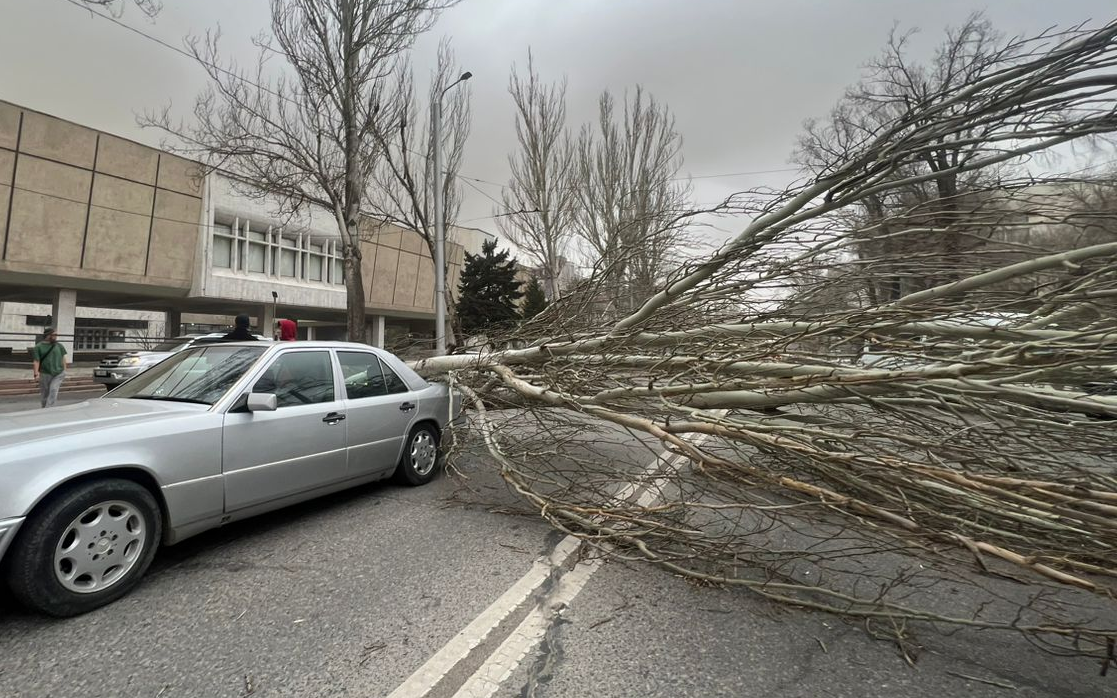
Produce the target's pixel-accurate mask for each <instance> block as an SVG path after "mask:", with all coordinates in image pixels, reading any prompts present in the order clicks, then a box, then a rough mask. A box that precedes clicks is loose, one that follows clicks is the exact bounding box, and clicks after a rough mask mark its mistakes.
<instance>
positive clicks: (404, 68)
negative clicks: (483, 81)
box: [369, 40, 470, 307]
mask: <svg viewBox="0 0 1117 698" xmlns="http://www.w3.org/2000/svg"><path fill="white" fill-rule="evenodd" d="M461 74H462V70H461V67H460V66H459V65H458V64H457V62H456V61H455V59H454V52H453V50H452V49H451V48H450V43H449V42H448V41H445V40H444V41H442V42H441V43H440V44H439V47H438V66H437V68H436V69H435V71H434V74H433V76H432V80H431V85H430V90H429V94H428V98H427V101H426V102H425V103H424V104H420V102H419V100H418V99H417V97H416V95H415V84H414V75H413V72H412V70H411V67H410V65H408V64H407V63H401V64H400V67H399V69H398V71H397V74H396V82H395V86H394V88H393V100H392V102H391V113H390V114H385V115H384V117H383V118H382V119H381V121H380V123H381V127H380V128H378V129H376V130H375V132H374V134H375V137H376V139H377V142H378V143H379V145H380V148H381V153H382V158H381V160H380V162H379V164H378V166H377V167H376V168H375V169H374V170H373V183H374V185H375V187H374V189H373V191H372V192H371V193H370V202H369V205H370V207H371V211H372V213H373V214H374V215H375V216H376V218H377V219H379V220H380V221H383V222H386V223H394V224H396V225H400V226H403V227H404V228H407V229H409V230H414V231H416V232H417V233H419V235H421V236H422V237H423V241H424V242H426V244H427V249H428V250H429V251H430V253H431V259H434V238H435V223H434V197H433V192H434V164H433V163H434V154H433V147H434V141H433V134H432V133H431V124H430V121H429V115H430V110H429V105H430V104H431V103H432V102H433V101H434V100H436V99H443V100H444V102H445V103H446V104H447V107H446V108H444V109H443V112H442V122H443V123H442V168H443V193H442V201H443V213H442V215H443V221H444V222H445V225H446V227H447V228H450V227H451V226H452V225H453V222H454V221H455V220H456V219H457V216H458V211H459V209H460V208H461V186H460V183H459V182H458V172H459V170H460V169H461V162H462V151H463V149H464V148H465V141H466V139H467V138H468V137H469V126H470V108H469V98H470V89H469V85H468V83H466V84H463V85H461V86H460V87H458V88H456V89H455V90H453V91H451V92H448V93H447V94H446V96H445V97H442V93H443V91H444V90H445V89H446V88H447V87H448V86H449V85H451V84H452V83H453V82H454V81H456V80H457V79H458V77H459V76H460V75H461ZM449 305H450V304H449V303H448V305H447V307H449Z"/></svg>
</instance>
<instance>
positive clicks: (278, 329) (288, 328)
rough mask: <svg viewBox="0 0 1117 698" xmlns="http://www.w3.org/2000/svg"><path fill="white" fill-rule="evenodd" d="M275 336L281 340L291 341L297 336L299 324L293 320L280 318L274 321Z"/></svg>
mask: <svg viewBox="0 0 1117 698" xmlns="http://www.w3.org/2000/svg"><path fill="white" fill-rule="evenodd" d="M275 338H276V339H278V340H279V341H281V342H293V341H295V340H296V339H298V338H299V326H298V325H297V324H295V321H294V320H288V319H286V318H280V319H279V320H276V321H275Z"/></svg>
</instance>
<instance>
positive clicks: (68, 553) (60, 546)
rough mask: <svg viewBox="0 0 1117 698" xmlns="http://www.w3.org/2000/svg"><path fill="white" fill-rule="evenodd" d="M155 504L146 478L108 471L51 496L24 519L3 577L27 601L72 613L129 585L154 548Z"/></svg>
mask: <svg viewBox="0 0 1117 698" xmlns="http://www.w3.org/2000/svg"><path fill="white" fill-rule="evenodd" d="M161 535H162V517H161V516H160V511H159V505H158V503H157V502H156V501H155V498H154V497H153V496H152V494H151V493H150V492H149V491H148V490H147V489H146V488H144V487H143V486H141V485H139V484H137V483H135V482H132V481H130V480H120V479H106V480H99V481H95V482H87V483H83V484H79V485H75V486H73V487H71V488H69V489H67V490H65V491H63V492H62V493H61V494H59V495H56V496H53V497H52V499H50V500H48V501H47V503H46V504H45V505H44V506H43V507H42V508H41V509H39V510H38V511H36V512H34V513H33V514H32V515H31V516H30V517H29V518H28V519H27V521H26V522H25V523H24V525H23V527H22V529H21V530H20V532H19V538H18V539H17V540H16V541H15V545H14V549H13V550H12V556H11V566H10V568H9V571H8V584H9V586H10V587H11V589H12V593H13V594H14V595H15V597H16V598H17V599H19V600H20V601H21V602H23V604H24V605H26V606H27V607H28V608H31V609H34V610H37V611H41V612H43V613H47V614H49V615H52V616H59V617H65V616H75V615H78V614H81V613H85V612H87V611H91V610H93V609H94V608H97V607H99V606H103V605H105V604H107V603H111V602H112V601H115V600H116V599H118V598H120V597H121V596H123V595H124V594H126V593H128V591H129V590H131V589H132V587H134V586H135V585H136V584H137V583H138V582H139V580H140V577H142V576H143V573H144V572H145V571H146V570H147V568H148V566H149V565H150V564H151V560H152V558H153V557H154V556H155V550H156V548H157V547H158V545H159V540H160V537H161Z"/></svg>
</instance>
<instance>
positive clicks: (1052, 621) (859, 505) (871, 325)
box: [416, 23, 1117, 672]
mask: <svg viewBox="0 0 1117 698" xmlns="http://www.w3.org/2000/svg"><path fill="white" fill-rule="evenodd" d="M971 67H972V68H973V69H972V70H970V71H969V72H968V73H967V79H966V80H965V81H947V82H945V83H943V84H942V85H941V86H940V88H939V89H937V90H935V91H929V92H928V93H927V94H925V95H923V96H922V98H921V99H919V100H914V101H910V102H909V103H907V105H906V106H905V107H904V108H903V109H897V110H894V111H892V112H889V113H887V114H883V115H877V116H878V117H879V118H878V119H876V120H875V121H874V122H873V125H872V127H871V128H869V129H862V130H859V131H857V132H856V133H853V134H850V133H847V134H846V137H845V138H843V139H842V140H841V148H840V152H839V153H838V156H837V157H834V158H833V159H832V160H831V161H830V162H828V163H827V164H826V165H825V166H822V167H819V168H818V169H817V171H816V172H815V173H814V174H813V175H811V176H809V177H807V178H806V179H805V180H804V181H802V182H800V183H798V184H796V185H795V186H793V187H790V188H788V189H786V190H784V191H781V192H774V193H773V192H763V191H754V192H749V193H747V194H742V195H738V196H735V197H732V198H731V199H730V200H727V201H726V203H725V204H724V205H723V206H722V207H720V212H722V213H725V214H730V213H732V214H737V215H741V216H743V217H746V216H747V217H748V218H749V219H750V222H749V223H748V224H747V225H745V226H744V228H743V230H742V231H741V232H740V234H738V235H737V236H736V237H735V238H734V239H733V240H732V241H731V242H729V243H728V244H727V245H725V246H724V247H723V248H721V249H720V250H718V251H717V252H716V253H714V254H711V255H709V256H708V257H706V258H703V259H700V260H697V261H695V262H694V263H692V264H690V265H688V266H686V267H684V268H681V269H679V270H677V271H676V272H675V273H674V274H672V275H671V277H670V278H668V279H666V280H664V282H663V283H662V285H661V287H660V289H659V291H658V292H657V293H655V294H654V295H652V296H651V297H649V298H648V299H647V300H646V301H644V303H643V304H642V305H641V306H640V307H638V308H637V309H636V310H635V311H633V312H631V313H630V314H628V315H627V316H624V317H609V315H608V312H599V311H600V309H601V308H603V307H611V306H610V305H609V304H608V303H603V302H602V299H603V298H605V299H607V298H608V297H609V296H610V294H611V293H612V292H613V289H610V288H609V287H608V285H607V284H608V280H607V279H608V275H604V274H603V275H601V277H599V278H594V279H590V280H589V281H588V282H586V283H585V284H583V285H582V286H580V287H579V288H578V289H577V290H576V291H575V292H573V293H571V294H570V295H568V296H567V297H565V298H563V299H560V300H559V301H558V302H556V303H554V304H552V305H551V306H549V307H548V308H547V309H546V310H545V311H544V312H543V313H541V314H540V315H539V316H537V317H536V318H534V319H533V320H531V321H530V322H527V323H525V325H524V326H523V327H522V328H521V329H520V330H519V331H518V332H517V333H516V334H515V335H514V336H512V337H509V338H508V343H507V347H509V348H504V349H497V350H491V351H486V352H483V353H479V354H468V355H464V354H463V355H452V356H445V357H435V358H432V359H427V360H425V361H422V362H419V363H418V364H416V366H417V368H418V369H419V370H420V371H422V372H424V373H427V374H441V373H446V372H452V373H453V374H454V380H455V381H456V382H457V383H459V384H461V385H463V386H464V387H465V389H466V390H467V392H468V394H469V395H471V396H473V397H474V398H475V399H474V404H475V406H476V407H477V409H478V412H479V414H480V419H481V423H482V431H483V433H484V437H485V444H486V446H487V448H488V449H489V451H490V452H491V453H492V454H493V455H494V456H495V457H496V458H497V460H498V461H499V462H500V464H501V466H502V474H503V476H504V478H505V479H506V480H507V482H508V483H510V485H511V486H512V487H513V488H514V489H515V490H516V491H517V492H518V493H520V494H521V495H522V496H523V497H524V498H525V499H526V501H528V502H530V503H531V504H532V505H533V506H534V507H535V508H537V509H538V511H539V512H540V513H541V514H542V515H543V516H544V517H546V518H547V519H548V520H549V521H550V522H552V523H553V524H554V525H555V526H557V527H559V528H560V529H562V530H564V531H568V532H571V533H574V534H576V535H578V536H580V537H582V538H584V539H585V540H586V541H588V542H589V543H591V544H592V545H595V546H598V547H600V548H602V549H603V550H609V551H610V554H613V555H619V556H622V557H630V558H638V559H646V560H650V561H652V562H654V563H656V564H659V565H662V566H664V567H666V568H668V569H670V570H672V571H674V572H677V573H680V574H683V575H687V576H688V577H691V578H693V579H696V580H704V581H706V582H711V583H717V584H725V585H737V586H743V587H747V588H749V589H751V590H753V591H754V592H756V593H757V594H760V595H762V596H764V597H766V598H768V599H772V600H775V601H779V602H783V603H787V604H791V605H794V606H799V607H804V608H812V609H821V610H825V611H829V612H833V613H837V614H841V615H843V616H846V617H854V618H858V619H861V620H863V621H864V622H865V623H866V624H867V626H868V627H870V629H872V630H874V631H875V632H883V633H886V634H887V635H888V636H890V637H892V638H894V639H896V640H898V641H899V642H900V643H901V646H902V647H904V648H905V653H907V654H911V653H912V652H913V650H912V645H911V644H910V642H909V640H910V637H911V635H910V633H911V630H912V627H913V623H916V622H925V623H930V624H935V625H944V626H949V627H971V628H987V629H997V630H1003V631H1011V632H1016V633H1020V634H1023V635H1024V636H1025V637H1026V638H1028V639H1029V640H1031V641H1033V642H1036V643H1037V644H1040V645H1041V646H1043V647H1044V648H1046V649H1049V650H1051V651H1054V652H1058V653H1064V654H1072V655H1080V656H1088V657H1092V658H1095V659H1097V660H1098V661H1099V662H1100V663H1101V667H1102V671H1103V672H1104V671H1105V670H1106V668H1108V666H1109V665H1110V664H1111V663H1113V662H1114V661H1117V659H1115V657H1114V643H1115V641H1117V596H1115V592H1117V466H1115V463H1117V460H1115V458H1114V457H1115V455H1117V453H1115V451H1117V446H1115V439H1114V436H1115V435H1117V434H1115V430H1114V428H1113V424H1112V422H1110V421H1108V420H1109V419H1112V418H1114V417H1117V397H1115V396H1114V395H1112V394H1110V395H1106V394H1104V393H1105V392H1107V391H1108V390H1111V389H1113V386H1117V225H1114V223H1113V221H1114V220H1115V216H1117V208H1114V209H1112V210H1110V209H1106V208H1105V207H1104V206H1102V207H1100V208H1096V209H1094V210H1088V211H1087V210H1083V208H1082V201H1083V197H1081V196H1077V195H1073V193H1074V192H1080V191H1081V190H1082V188H1084V187H1085V188H1091V187H1094V188H1096V187H1103V188H1104V187H1110V188H1111V187H1112V182H1113V180H1112V179H1111V178H1105V177H1101V178H1096V177H1088V176H1085V175H1084V174H1083V173H1074V174H1073V175H1072V174H1068V173H1057V172H1050V171H1049V172H1047V173H1045V175H1044V176H1043V177H1036V176H1031V175H1028V174H1027V173H1026V172H1025V170H1024V167H1023V166H1024V164H1025V163H1027V162H1028V161H1029V160H1031V159H1034V158H1036V157H1037V156H1038V155H1040V154H1049V155H1050V154H1053V153H1054V154H1057V153H1058V152H1059V148H1060V147H1062V146H1064V145H1065V144H1069V143H1072V142H1079V143H1082V142H1091V143H1094V144H1096V143H1098V142H1099V140H1102V139H1104V138H1105V137H1107V136H1109V135H1111V134H1112V133H1114V132H1115V131H1117V101H1115V99H1114V96H1115V93H1117V70H1115V68H1117V23H1113V24H1109V25H1107V26H1105V27H1102V28H1100V29H1093V30H1085V29H1078V30H1074V31H1070V32H1065V33H1048V34H1044V35H1042V36H1039V37H1035V38H1030V39H1020V40H1012V41H1008V42H1003V44H1002V45H999V46H997V47H995V49H990V50H988V51H986V52H984V53H983V58H982V63H981V65H976V66H971ZM946 142H955V143H960V144H962V145H964V147H958V148H955V149H953V150H952V151H951V152H956V153H961V155H959V156H958V157H955V158H954V159H953V160H950V161H948V162H945V163H944V162H942V161H939V160H936V161H934V162H933V163H932V164H933V167H931V166H928V163H927V158H926V155H927V153H928V152H941V151H942V150H943V144H944V143H946ZM1051 169H1054V168H1053V167H1050V168H1049V170H1051ZM983 172H984V173H996V176H988V177H976V176H974V177H967V181H971V182H974V183H975V184H974V185H973V186H972V187H971V188H970V189H969V190H967V191H965V192H964V193H961V192H955V191H948V193H947V195H948V196H950V197H952V198H951V200H950V201H943V200H942V198H941V196H940V197H938V198H935V197H932V198H930V199H926V198H923V199H918V200H912V201H907V200H906V199H902V198H897V199H896V200H894V201H893V203H892V205H891V206H890V207H888V208H887V209H881V208H879V207H878V209H877V210H876V213H877V214H878V215H873V216H859V215H854V214H856V213H857V211H858V210H860V209H861V208H863V207H865V206H866V202H872V201H880V200H881V197H888V196H889V195H891V194H893V193H897V192H901V191H904V190H906V189H910V187H912V186H913V185H917V184H920V183H923V182H935V181H936V180H937V179H938V178H942V177H944V176H945V177H952V178H954V179H958V178H959V177H961V176H963V175H971V174H978V173H983ZM932 191H934V188H932ZM1103 198H1104V197H1103ZM1107 200H1108V201H1112V198H1109V199H1107ZM926 210H930V211H932V214H933V215H920V214H921V212H922V211H926ZM1086 220H1089V221H1092V222H1091V223H1090V224H1089V226H1088V229H1087V226H1085V225H1084V223H1083V221H1086ZM1078 233H1083V234H1078ZM1085 233H1089V234H1088V235H1087V234H1085ZM884 237H887V239H888V244H887V245H875V246H874V245H866V240H874V241H879V240H881V239H882V238H884ZM928 237H933V238H934V239H940V240H953V241H954V242H952V243H951V244H949V245H946V244H944V245H941V246H939V247H938V248H937V249H936V248H935V246H933V245H928V244H927V239H928ZM959 241H977V242H979V243H980V244H973V245H966V244H963V243H962V242H959ZM944 270H946V272H945V273H944ZM882 275H886V276H887V278H895V277H897V275H903V276H904V277H905V278H907V279H923V280H932V281H933V280H935V279H938V280H939V282H938V283H933V282H925V283H921V284H911V283H906V282H905V284H904V288H907V289H909V292H908V293H906V295H904V294H895V293H888V294H882V293H880V292H879V289H880V288H881V287H882V284H881V277H882ZM897 288H898V286H897ZM915 289H919V290H915ZM897 295H898V297H896V296H897ZM1113 392H1114V393H1117V390H1114V391H1113ZM507 401H514V402H515V403H516V404H517V405H520V406H527V407H528V408H529V409H530V410H531V411H532V412H533V413H535V414H534V415H533V416H532V419H534V420H535V421H536V422H537V423H538V424H540V425H545V426H541V427H540V428H539V430H538V436H537V438H534V439H525V438H522V436H517V437H515V438H513V437H512V436H510V435H509V434H510V433H511V432H508V431H505V430H501V429H499V428H496V427H495V420H497V419H498V417H497V416H496V415H494V414H489V409H490V408H491V407H492V406H494V405H500V404H502V402H507ZM593 422H602V423H608V424H612V425H616V426H618V427H622V428H624V429H628V430H631V431H633V432H636V433H640V434H644V435H648V436H650V437H652V438H654V439H655V440H658V441H659V442H661V443H662V444H663V445H664V446H665V447H666V448H667V449H669V450H671V451H673V452H675V453H676V454H678V455H679V458H678V459H674V460H672V461H670V462H668V463H660V464H658V465H657V466H656V467H654V468H652V469H649V470H647V471H640V470H635V471H634V470H632V469H631V468H621V467H617V468H615V469H613V470H610V469H609V468H607V467H606V468H603V467H601V464H595V465H592V466H591V465H587V464H585V463H579V462H576V461H571V460H569V459H568V460H566V461H563V460H561V459H559V458H557V457H554V456H557V455H559V454H560V453H561V451H562V444H563V440H564V438H566V437H565V436H564V435H565V434H570V433H573V432H576V431H579V430H584V429H586V428H587V427H586V425H587V424H590V423H593ZM560 463H563V464H562V465H560ZM632 482H635V483H636V484H637V485H638V486H639V488H641V489H640V491H644V492H648V491H651V492H654V494H655V495H656V496H654V497H637V496H633V494H634V492H635V491H636V490H634V489H633V488H632V487H628V488H625V487H623V485H625V484H626V483H632ZM618 493H624V496H620V495H618ZM944 583H949V586H952V587H966V588H968V589H971V590H976V591H977V592H978V594H976V595H974V596H972V597H968V598H972V599H974V600H973V601H972V602H971V603H961V602H955V601H946V602H944V601H943V600H942V597H941V596H936V595H935V594H933V593H932V590H934V589H935V588H937V587H938V586H941V585H943V584H944Z"/></svg>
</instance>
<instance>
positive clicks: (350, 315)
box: [344, 235, 366, 342]
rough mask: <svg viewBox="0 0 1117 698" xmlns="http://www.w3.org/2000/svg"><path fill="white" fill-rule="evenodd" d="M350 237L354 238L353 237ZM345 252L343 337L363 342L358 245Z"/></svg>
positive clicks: (362, 311)
mask: <svg viewBox="0 0 1117 698" xmlns="http://www.w3.org/2000/svg"><path fill="white" fill-rule="evenodd" d="M352 237H354V238H355V237H356V235H353V236H352ZM346 248H347V249H346V250H345V261H344V265H345V336H346V338H347V339H348V340H349V341H350V342H364V341H365V326H366V320H365V280H364V275H363V273H362V270H361V248H360V245H359V244H357V245H346Z"/></svg>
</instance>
